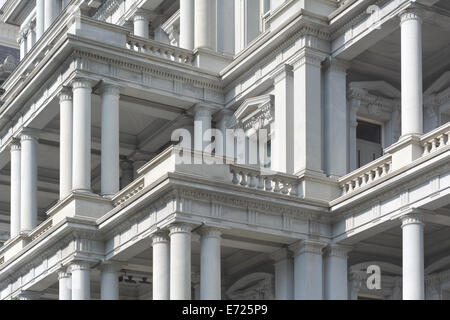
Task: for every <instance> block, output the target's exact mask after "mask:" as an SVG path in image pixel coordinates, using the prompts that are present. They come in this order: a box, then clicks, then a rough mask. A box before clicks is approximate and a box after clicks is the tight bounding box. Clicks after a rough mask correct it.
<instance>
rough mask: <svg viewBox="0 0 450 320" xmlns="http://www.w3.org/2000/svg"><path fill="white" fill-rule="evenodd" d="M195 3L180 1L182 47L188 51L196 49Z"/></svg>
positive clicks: (191, 0)
mask: <svg viewBox="0 0 450 320" xmlns="http://www.w3.org/2000/svg"><path fill="white" fill-rule="evenodd" d="M194 1H195V0H184V1H180V47H181V48H183V49H187V50H192V49H194V26H195V19H194V17H195V15H194V14H195V13H194Z"/></svg>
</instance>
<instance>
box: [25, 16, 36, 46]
mask: <svg viewBox="0 0 450 320" xmlns="http://www.w3.org/2000/svg"><path fill="white" fill-rule="evenodd" d="M35 28H36V23H35V22H34V21H33V22H31V23H30V24H29V25H28V30H27V52H29V51H30V50H31V48H33V46H34V44H35V43H36V31H35Z"/></svg>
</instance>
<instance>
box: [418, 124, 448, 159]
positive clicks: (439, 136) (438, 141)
mask: <svg viewBox="0 0 450 320" xmlns="http://www.w3.org/2000/svg"><path fill="white" fill-rule="evenodd" d="M420 141H421V143H422V146H423V156H426V155H428V154H430V153H433V152H435V151H437V150H439V149H441V148H443V147H445V146H449V145H450V122H447V123H446V124H444V125H443V126H441V127H439V128H437V129H436V130H433V131H431V132H429V133H427V134H425V135H424V136H422V138H420Z"/></svg>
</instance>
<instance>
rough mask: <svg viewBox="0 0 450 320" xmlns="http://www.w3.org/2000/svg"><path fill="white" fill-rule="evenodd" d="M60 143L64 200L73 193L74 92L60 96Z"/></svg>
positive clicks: (60, 192)
mask: <svg viewBox="0 0 450 320" xmlns="http://www.w3.org/2000/svg"><path fill="white" fill-rule="evenodd" d="M59 105H60V128H59V134H60V141H59V152H60V155H59V198H60V199H61V200H62V199H64V198H65V197H67V196H68V195H69V194H70V193H71V191H72V148H73V144H72V141H73V100H72V92H70V91H69V90H63V91H62V92H61V93H60V95H59Z"/></svg>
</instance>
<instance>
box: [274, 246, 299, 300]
mask: <svg viewBox="0 0 450 320" xmlns="http://www.w3.org/2000/svg"><path fill="white" fill-rule="evenodd" d="M272 260H274V262H275V263H274V267H275V299H276V300H292V299H294V260H293V259H292V254H291V253H290V252H289V251H288V250H286V249H281V250H278V251H276V252H274V253H273V254H272Z"/></svg>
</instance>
